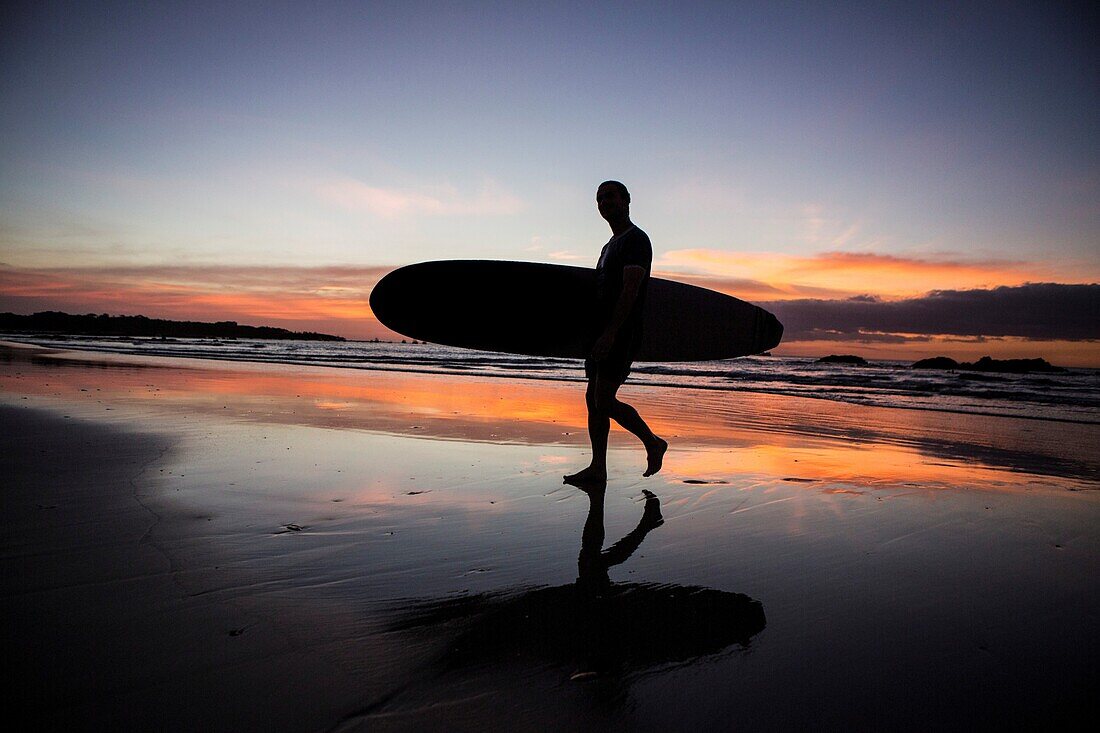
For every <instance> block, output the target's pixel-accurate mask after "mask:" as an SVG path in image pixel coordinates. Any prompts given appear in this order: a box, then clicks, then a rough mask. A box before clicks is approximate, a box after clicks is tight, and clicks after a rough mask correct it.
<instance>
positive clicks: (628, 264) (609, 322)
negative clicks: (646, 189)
mask: <svg viewBox="0 0 1100 733" xmlns="http://www.w3.org/2000/svg"><path fill="white" fill-rule="evenodd" d="M596 206H597V207H598V208H599V210H600V216H602V217H603V218H604V219H606V220H607V223H608V224H609V225H610V226H611V234H612V236H611V239H610V240H608V242H607V244H605V245H604V247H603V251H602V252H601V253H600V259H599V262H597V263H596V282H597V290H598V298H599V301H598V302H599V312H598V313H597V314H596V316H597V317H598V318H599V326H600V328H601V330H599V331H597V333H598V334H599V335H598V337H597V339H596V342H595V344H594V345H593V347H592V351H591V354H590V356H589V357H588V359H586V360H585V362H584V373H585V376H587V377H588V390H587V391H586V392H585V401H586V402H587V403H588V437H589V440H591V442H592V463H591V464H589V466H588V468H586V469H584V470H583V471H579V472H577V473H574V474H571V475H569V476H566V477H565V480H566V482H567V483H572V484H575V483H578V482H581V483H584V482H592V481H604V480H606V479H607V434H608V432H609V431H610V430H611V419H614V420H615V422H617V423H619V425H622V426H623V427H624V428H626V429H627V430H629V431H630V432H632V433H634V435H636V436H638V439H639V440H641V441H642V445H644V446H645V449H646V470H645V473H644V474H642V475H643V476H652V475H653V474H655V473H657V472H658V471H660V470H661V462H662V460H663V459H664V455H665V451H666V450H667V449H668V443H666V442H665V441H664V440H662V439H661V438H658V437H657V436H656V435H654V434H653V431H652V430H650V429H649V426H648V425H646V424H645V420H643V419H642V417H641V415H639V414H638V411H637V410H635V409H634V408H633V407H631V406H630V405H628V404H626V403H625V402H623V401H621V400H619V399H618V398H617V397H616V396H615V394H616V393H617V392H618V391H619V387H621V386H622V384H623V382H625V381H626V378H627V376H628V375H629V374H630V365H631V363H632V362H633V361H634V356H635V355H636V354H637V353H638V347H639V346H640V345H641V340H642V325H643V324H642V309H643V307H644V305H645V295H646V286H647V284H648V282H649V270H650V265H651V264H652V262H653V247H652V245H651V244H650V243H649V237H648V236H646V233H645V232H643V231H642V230H641V229H639V228H638V227H636V226H634V224H633V222H631V221H630V193H629V192H628V191H627V190H626V186H624V185H623V184H621V183H619V182H618V181H604V182H603V183H601V184H600V187H599V188H598V189H596Z"/></svg>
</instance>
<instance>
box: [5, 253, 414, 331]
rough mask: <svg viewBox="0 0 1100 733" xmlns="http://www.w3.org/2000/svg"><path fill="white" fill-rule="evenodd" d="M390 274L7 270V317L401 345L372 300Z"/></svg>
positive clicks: (351, 270)
mask: <svg viewBox="0 0 1100 733" xmlns="http://www.w3.org/2000/svg"><path fill="white" fill-rule="evenodd" d="M389 269H391V268H388V267H268V266H259V267H218V266H146V267H142V266H132V267H98V268H97V267H90V268H49V269H39V270H35V269H27V268H11V267H0V309H3V310H13V311H18V312H23V313H28V312H32V311H39V310H63V311H68V312H75V313H87V312H89V311H95V312H110V313H113V314H131V315H135V314H139V313H140V314H143V315H147V316H150V317H154V318H175V319H190V320H194V319H198V320H219V321H220V320H233V321H238V322H240V323H246V324H249V325H271V326H280V327H283V328H289V329H292V330H298V331H301V330H313V331H322V332H325V333H336V334H338V335H341V336H347V337H350V338H375V337H377V338H384V339H390V338H395V337H397V336H396V334H394V333H393V332H391V331H389V330H388V329H386V328H385V327H384V326H382V325H381V324H380V323H378V321H377V319H375V318H374V314H373V313H372V312H371V310H370V305H369V302H368V298H369V296H370V291H371V289H372V288H373V287H374V284H375V283H376V282H378V280H379V279H380V278H381V276H382V275H384V274H385V273H386V272H387V271H389Z"/></svg>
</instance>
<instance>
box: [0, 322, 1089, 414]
mask: <svg viewBox="0 0 1100 733" xmlns="http://www.w3.org/2000/svg"><path fill="white" fill-rule="evenodd" d="M362 343H372V342H369V341H368V342H362ZM16 347H17V348H23V349H40V350H42V351H44V352H47V353H53V354H55V356H56V355H63V354H66V353H69V354H75V355H77V359H80V360H84V361H91V360H93V358H92V357H106V358H107V359H108V360H113V359H112V357H113V358H114V359H118V360H122V361H124V360H126V359H127V358H129V359H133V360H137V361H144V360H166V361H168V362H169V363H178V362H187V361H196V362H199V363H200V364H201V363H207V362H209V363H213V364H228V365H232V364H238V365H241V366H242V367H244V366H258V365H263V366H270V367H279V366H285V367H289V368H302V369H339V370H348V371H352V372H368V373H371V372H383V373H394V374H407V375H440V376H450V377H472V378H482V379H494V380H505V381H508V380H519V381H536V382H548V383H561V384H578V383H580V384H583V383H584V381H585V380H584V377H583V375H581V374H580V371H581V370H580V369H579V367H578V376H576V377H568V376H561V375H559V376H541V375H538V374H509V373H507V372H497V373H492V374H477V373H471V372H469V371H465V370H462V369H447V368H430V369H414V368H410V367H403V366H392V367H391V366H378V365H372V366H357V365H354V364H348V363H336V364H326V363H319V362H317V361H295V360H293V359H281V360H272V359H259V358H249V357H248V356H242V355H235V356H218V355H216V354H203V355H201V356H187V355H169V354H144V353H135V352H128V351H107V350H95V349H88V350H80V349H74V348H54V347H47V346H42V345H40V344H31V343H27V342H19V341H4V340H0V349H5V348H16ZM56 358H63V357H62V356H56ZM797 358H809V357H797ZM639 364H642V363H641V362H639ZM184 365H185V364H184ZM876 366H881V365H876V364H869V365H867V367H865V368H874V367H876ZM890 366H891V367H892V368H896V367H904V366H906V362H903V361H897V362H896V363H894V364H891V365H890ZM200 368H201V366H200ZM642 368H643V369H644V367H642ZM1070 372H1071V373H1072V372H1085V373H1100V368H1092V367H1074V368H1072V369H1070ZM633 374H635V375H640V377H641V378H643V379H645V378H647V376H648V375H649V374H655V373H649V372H645V371H642V370H640V369H635V370H634V372H633ZM1036 375H1037V376H1039V377H1040V378H1042V377H1043V376H1044V375H1045V373H1036ZM993 376H994V377H995V378H1001V377H1002V376H1003V377H1021V376H1023V377H1027V376H1029V375H1027V374H1023V375H1020V374H1006V375H997V374H995V375H993ZM823 386H833V385H823ZM625 388H626V389H676V390H682V389H687V390H704V391H713V392H719V393H729V394H733V395H739V394H749V395H762V396H772V397H780V398H791V397H795V398H799V399H809V400H821V401H826V402H833V403H837V404H841V405H852V406H855V407H872V408H884V409H892V410H918V411H927V412H940V413H945V414H949V415H977V416H984V417H992V418H1008V419H1019V420H1032V421H1038V422H1057V423H1066V424H1072V425H1100V418H1097V419H1086V418H1075V417H1064V416H1052V415H1031V414H1026V413H1012V414H1006V413H1004V412H996V411H994V410H992V409H990V408H988V407H987V408H986V409H984V410H983V409H966V410H963V409H958V408H952V407H950V406H938V405H929V404H921V405H916V404H911V403H910V404H893V403H891V402H889V401H885V402H875V403H866V402H861V401H858V400H852V399H844V398H842V397H836V396H829V394H828V390H824V394H815V393H812V392H810V393H807V392H801V393H798V394H792V393H791V392H790V391H784V390H781V389H767V388H762V387H749V388H744V387H735V386H728V385H713V384H704V383H695V384H690V385H685V384H681V383H676V382H668V381H638V376H635V377H634V378H633V379H632V380H628V381H627V383H626V385H625ZM1041 406H1042V407H1046V405H1045V404H1044V405H1041Z"/></svg>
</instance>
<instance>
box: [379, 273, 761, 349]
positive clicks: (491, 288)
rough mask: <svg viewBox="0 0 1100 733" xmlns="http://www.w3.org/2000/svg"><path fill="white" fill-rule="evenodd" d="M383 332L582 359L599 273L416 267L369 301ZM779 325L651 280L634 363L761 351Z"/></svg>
mask: <svg viewBox="0 0 1100 733" xmlns="http://www.w3.org/2000/svg"><path fill="white" fill-rule="evenodd" d="M370 305H371V309H372V310H373V311H374V315H375V316H376V317H377V318H378V320H379V321H381V322H382V323H383V324H384V325H385V326H387V327H389V328H391V329H393V330H394V331H397V332H398V333H400V334H403V335H405V336H409V337H411V338H414V339H420V340H422V341H430V342H432V343H437V344H445V345H447V346H461V347H464V348H469V349H483V350H486V351H503V352H508V353H513V354H529V355H532V356H557V357H574V358H584V357H586V356H587V355H588V350H589V348H590V346H591V343H592V341H593V340H594V337H595V335H596V334H595V333H594V329H595V328H596V327H597V326H598V324H596V323H595V322H594V314H595V313H596V312H597V309H596V273H595V270H593V269H589V268H583V267H567V266H564V265H546V264H539V263H533V262H505V261H493V260H449V261H440V262H422V263H420V264H416V265H409V266H407V267H402V268H399V269H397V270H394V271H393V272H391V273H389V274H388V275H386V276H385V277H384V278H382V279H381V280H380V281H379V282H378V284H377V285H376V286H375V287H374V290H373V292H371V296H370ZM782 335H783V325H782V324H781V323H780V322H779V321H778V320H777V319H776V318H775V316H773V315H772V314H771V313H768V312H767V311H766V310H764V309H763V308H758V307H757V306H755V305H751V304H749V303H746V302H744V301H743V300H738V299H737V298H732V297H730V296H728V295H723V294H722V293H716V292H714V291H713V290H707V289H705V288H698V287H695V286H693V285H687V284H684V283H678V282H673V281H671V280H662V279H660V278H656V277H654V278H650V280H649V291H648V295H647V297H646V307H645V331H644V336H643V338H642V346H641V349H640V351H639V353H638V356H637V358H638V360H639V361H703V360H708V359H728V358H731V357H735V356H747V355H749V354H758V353H760V352H762V351H767V350H768V349H771V348H773V347H774V346H776V345H777V344H778V343H779V339H780V338H781V337H782Z"/></svg>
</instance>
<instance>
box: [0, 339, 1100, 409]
mask: <svg viewBox="0 0 1100 733" xmlns="http://www.w3.org/2000/svg"><path fill="white" fill-rule="evenodd" d="M0 338H3V339H4V340H8V341H17V342H21V343H29V344H35V345H39V346H44V347H51V348H57V349H76V350H83V351H98V352H107V353H115V354H138V355H145V356H166V357H188V358H197V359H216V360H222V361H241V362H260V363H274V364H295V365H302V366H319V367H339V368H344V369H364V370H384V371H399V372H428V373H437V374H462V375H469V376H480V377H485V378H489V379H543V380H553V381H583V380H584V368H583V364H582V363H581V362H580V361H578V360H576V359H555V358H545V357H534V356H519V355H515V354H500V353H494V352H483V351H471V350H468V349H457V348H453V347H448V346H439V345H436V344H426V343H385V342H381V343H379V342H367V341H344V342H323V341H293V340H261V339H205V338H203V339H184V338H180V339H160V338H134V337H104V336H77V335H33V336H30V335H26V334H11V335H0ZM628 383H629V384H631V385H645V386H649V387H662V388H668V389H683V388H692V389H706V390H719V391H724V392H756V393H765V394H780V395H791V396H797V397H810V398H815V399H824V400H832V401H836V402H846V403H853V404H859V405H868V406H875V407H892V408H907V409H916V410H936V411H946V412H959V413H967V414H981V415H991V416H1000V417H1016V418H1025V419H1032V420H1056V421H1062V422H1077V423H1090V424H1100V370H1097V369H1067V370H1066V371H1065V372H1054V373H1031V374H991V373H983V372H970V371H943V370H930V369H912V368H911V362H907V361H906V362H903V361H875V362H869V363H868V364H867V365H866V366H854V365H848V364H822V363H818V362H817V360H816V359H814V358H808V357H793V356H784V357H778V356H751V357H742V358H739V359H727V360H722V361H706V362H676V363H671V362H669V363H645V362H639V363H636V364H635V365H634V369H633V371H632V372H631V376H630V380H629V382H628Z"/></svg>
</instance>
